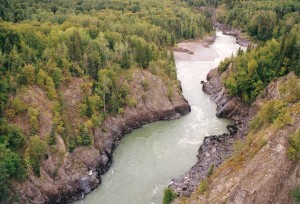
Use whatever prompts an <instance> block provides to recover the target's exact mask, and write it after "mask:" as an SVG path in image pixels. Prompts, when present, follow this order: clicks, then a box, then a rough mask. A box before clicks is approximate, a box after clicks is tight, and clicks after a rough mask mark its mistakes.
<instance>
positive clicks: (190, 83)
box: [77, 31, 239, 204]
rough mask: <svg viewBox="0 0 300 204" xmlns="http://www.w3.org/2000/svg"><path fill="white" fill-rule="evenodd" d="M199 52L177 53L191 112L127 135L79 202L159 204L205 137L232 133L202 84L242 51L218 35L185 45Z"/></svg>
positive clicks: (86, 203)
mask: <svg viewBox="0 0 300 204" xmlns="http://www.w3.org/2000/svg"><path fill="white" fill-rule="evenodd" d="M180 46H181V47H183V48H187V49H189V50H191V51H193V53H194V54H192V55H191V54H187V53H179V52H175V61H176V68H177V76H178V79H179V80H180V81H181V84H182V89H183V95H184V96H185V98H186V99H187V100H188V101H189V104H190V105H191V113H189V114H188V115H186V116H183V117H181V118H179V119H176V120H172V121H159V122H155V123H152V124H149V125H145V126H143V127H142V128H140V129H136V130H134V131H132V132H131V133H130V134H128V135H126V136H125V137H124V138H123V139H122V141H121V143H120V145H119V146H118V147H117V149H116V151H115V152H114V161H113V165H112V167H111V168H110V170H109V171H108V172H107V173H106V174H105V175H104V176H103V177H102V184H101V185H100V186H99V187H98V188H97V189H96V190H95V191H93V192H92V193H90V194H89V195H87V196H86V198H85V199H84V200H82V201H78V202H77V203H79V204H96V203H99V204H152V203H153V204H160V203H161V202H162V197H163V190H164V188H165V187H166V186H167V185H168V183H169V182H170V180H171V179H172V178H175V177H178V176H180V175H181V174H183V173H184V172H185V171H187V170H188V169H189V168H190V167H191V166H193V164H194V163H196V155H197V151H198V148H199V147H200V145H201V143H202V141H203V138H204V137H205V136H208V135H212V134H222V133H224V132H227V130H226V125H227V124H228V123H229V121H227V120H224V119H219V118H217V117H216V116H215V114H216V110H215V109H216V105H215V104H214V103H213V102H212V101H211V100H210V99H209V96H208V95H206V94H204V93H203V91H202V85H201V84H200V82H201V81H202V80H205V78H206V75H207V73H208V72H209V70H210V69H212V68H214V67H216V66H217V65H218V64H219V62H220V61H221V60H222V59H224V58H225V57H230V56H231V55H232V53H235V52H236V51H237V49H238V48H239V45H237V44H236V43H235V38H234V37H232V36H227V35H223V34H222V33H221V32H219V31H217V38H216V40H215V42H214V43H212V44H211V45H209V46H205V45H204V44H203V43H182V44H180Z"/></svg>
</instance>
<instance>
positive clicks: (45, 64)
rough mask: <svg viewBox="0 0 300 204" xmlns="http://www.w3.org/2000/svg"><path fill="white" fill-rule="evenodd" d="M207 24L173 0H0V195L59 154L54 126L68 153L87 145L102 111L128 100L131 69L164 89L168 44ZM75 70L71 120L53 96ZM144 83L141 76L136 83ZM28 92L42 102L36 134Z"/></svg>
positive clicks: (172, 75) (171, 79)
mask: <svg viewBox="0 0 300 204" xmlns="http://www.w3.org/2000/svg"><path fill="white" fill-rule="evenodd" d="M212 30H213V26H212V23H211V22H210V20H208V19H207V18H206V16H204V15H201V14H200V13H198V12H196V11H195V10H193V9H192V8H190V7H188V6H187V5H186V4H185V3H184V2H181V1H171V0H163V1H160V0H154V1H153V0H151V1H150V0H129V1H122V0H111V1H108V0H56V1H55V0H53V1H51V0H39V1H37V0H28V1H27V0H26V1H23V0H1V3H0V121H1V125H0V202H9V201H13V199H17V198H14V197H10V194H11V192H12V191H13V188H12V186H11V183H12V182H13V181H22V180H25V179H26V177H27V176H28V175H31V174H34V175H35V176H39V175H40V166H41V161H42V160H45V159H47V158H48V157H49V156H54V155H57V158H63V154H61V153H59V151H58V149H57V143H58V138H57V135H60V136H61V138H62V139H63V142H64V144H65V146H66V149H67V151H69V152H72V151H73V150H74V149H75V148H76V147H78V146H90V145H93V144H92V139H91V138H92V135H93V134H94V129H95V127H99V126H100V125H101V123H102V121H103V120H104V119H105V117H107V115H115V114H122V112H123V108H124V107H126V106H134V105H135V104H136V102H135V101H134V99H133V98H130V97H128V93H129V90H130V88H131V87H129V86H128V83H125V82H126V81H130V80H131V74H132V73H133V70H135V69H146V70H148V71H149V72H151V73H152V74H155V75H157V76H159V77H160V78H162V79H163V80H164V81H165V83H166V84H169V85H168V86H169V93H170V97H171V94H172V87H173V84H177V82H176V72H175V69H174V67H175V65H174V59H173V54H172V53H170V51H169V48H171V47H172V46H174V44H175V43H176V42H178V40H180V39H190V38H201V37H203V36H204V35H206V34H207V33H209V32H211V31H212ZM76 79H80V84H81V86H82V87H81V88H82V89H83V90H85V91H84V97H83V98H82V99H81V100H80V105H79V107H78V108H77V106H76V107H75V112H76V113H77V112H78V113H79V114H80V117H81V119H80V120H79V119H78V118H76V116H77V115H76V114H75V113H74V110H73V111H72V112H70V110H66V108H65V107H66V101H65V98H64V96H63V95H62V91H64V90H66V87H68V85H69V84H70V82H73V81H76ZM120 79H122V80H123V81H125V82H124V83H122V81H120ZM148 86H149V85H148V84H147V82H143V87H144V88H145V90H146V89H147V87H148ZM74 89H76V87H74ZM40 90H42V92H40ZM44 96H45V97H46V98H44ZM28 97H32V99H30V98H28ZM70 97H71V98H72V97H73V96H70ZM74 97H76V96H74ZM37 99H38V100H37ZM35 100H37V101H42V100H44V103H45V104H43V106H45V108H47V107H51V111H50V112H51V115H53V118H52V119H51V123H49V124H48V126H50V131H48V132H46V135H47V137H46V138H44V137H41V135H40V123H41V116H42V115H43V114H46V113H45V112H41V111H39V110H38V108H37V107H39V106H40V104H38V102H37V101H35ZM45 110H47V109H45ZM68 111H69V112H68ZM70 114H71V115H72V116H69V115H70ZM45 117H50V116H45ZM22 121H24V122H22ZM82 121H83V122H82ZM18 124H23V126H22V127H21V126H20V125H18ZM43 131H44V130H43ZM59 164H61V162H59V160H58V165H59ZM55 168H56V170H55V169H54V173H53V176H54V177H55V175H56V174H57V169H58V168H59V166H56V167H55Z"/></svg>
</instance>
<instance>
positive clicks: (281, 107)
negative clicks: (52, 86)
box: [250, 100, 291, 131]
mask: <svg viewBox="0 0 300 204" xmlns="http://www.w3.org/2000/svg"><path fill="white" fill-rule="evenodd" d="M283 117H284V118H285V121H282V118H283ZM275 121H276V123H278V124H279V125H280V126H281V125H282V124H280V123H281V122H284V124H288V123H290V122H291V118H290V117H289V114H288V113H287V108H286V104H285V103H284V102H283V101H280V100H273V101H268V102H266V103H264V104H263V105H262V106H261V108H260V110H259V112H258V114H257V115H256V116H255V117H254V118H253V120H252V121H251V122H250V130H252V131H257V130H259V129H261V128H263V127H264V126H267V125H270V124H273V123H274V122H275Z"/></svg>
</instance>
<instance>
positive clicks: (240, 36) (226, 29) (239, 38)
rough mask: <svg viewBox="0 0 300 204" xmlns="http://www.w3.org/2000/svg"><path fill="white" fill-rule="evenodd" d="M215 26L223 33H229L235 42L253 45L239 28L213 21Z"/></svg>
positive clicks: (245, 45)
mask: <svg viewBox="0 0 300 204" xmlns="http://www.w3.org/2000/svg"><path fill="white" fill-rule="evenodd" d="M214 26H215V28H217V29H219V30H221V31H222V32H223V34H224V35H231V36H234V37H235V38H236V43H237V44H239V45H241V46H243V47H247V46H248V45H249V44H252V45H253V42H251V39H250V37H249V36H247V35H246V34H245V33H243V32H242V31H241V30H240V29H238V28H234V27H232V26H230V25H227V24H222V23H219V22H215V23H214Z"/></svg>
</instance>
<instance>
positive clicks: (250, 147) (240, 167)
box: [171, 68, 300, 203]
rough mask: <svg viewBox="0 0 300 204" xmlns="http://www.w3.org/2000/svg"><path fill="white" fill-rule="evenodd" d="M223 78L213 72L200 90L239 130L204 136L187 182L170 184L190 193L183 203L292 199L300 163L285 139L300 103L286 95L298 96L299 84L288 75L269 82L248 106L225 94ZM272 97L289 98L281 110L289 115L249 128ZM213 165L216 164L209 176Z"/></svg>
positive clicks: (293, 125) (295, 124) (293, 128)
mask: <svg viewBox="0 0 300 204" xmlns="http://www.w3.org/2000/svg"><path fill="white" fill-rule="evenodd" d="M226 72H227V73H226ZM226 72H225V73H223V75H224V74H228V72H230V68H229V70H227V71H226ZM292 78H293V79H296V82H295V83H294V86H293V87H291V86H290V84H289V83H290V82H289V81H291V79H292ZM221 79H222V75H221V73H219V72H218V71H217V69H214V70H212V71H211V72H210V73H209V74H208V77H207V80H208V81H207V82H205V83H204V86H203V90H204V91H205V92H206V93H208V94H210V95H211V98H212V100H213V101H215V102H216V103H217V105H218V108H217V111H218V113H217V115H218V116H219V117H227V118H231V119H233V120H234V121H235V124H236V127H237V128H238V131H237V133H236V134H231V135H221V136H210V137H206V138H205V140H204V142H203V145H202V146H201V147H200V149H199V155H198V162H197V164H196V165H195V166H194V167H192V169H191V170H190V171H189V172H187V173H186V177H185V181H186V182H182V183H184V184H182V183H181V184H180V183H179V185H177V186H176V185H174V184H172V185H171V187H173V188H174V189H175V191H177V192H178V193H179V194H180V195H187V196H191V197H189V198H187V199H183V200H182V202H183V203H293V200H292V198H291V195H290V191H291V189H293V188H295V186H297V185H298V184H299V179H300V171H299V162H298V161H297V160H296V161H293V160H291V159H289V158H288V152H289V148H290V145H289V138H290V136H291V135H292V134H294V133H295V131H296V130H297V128H298V127H299V125H300V124H299V122H300V114H299V101H298V100H296V101H295V100H294V101H293V100H289V99H288V98H289V97H291V93H292V92H291V91H289V90H290V89H294V90H298V91H296V92H293V94H296V95H297V94H300V93H299V89H297V88H296V87H299V86H300V85H299V83H300V82H299V80H298V79H297V77H296V76H295V75H294V74H293V73H291V74H289V75H288V76H286V77H282V78H280V79H277V80H275V81H273V82H271V83H270V84H269V86H268V87H267V88H266V89H265V90H264V92H263V93H262V94H261V95H260V96H259V97H258V98H257V99H256V101H255V102H254V103H253V104H252V105H251V106H250V107H248V106H247V105H245V104H243V103H242V101H241V100H240V99H239V98H235V97H230V96H229V95H228V94H227V92H226V89H225V88H224V87H223V86H222V85H221V83H220V80H221ZM283 87H285V88H283ZM293 94H292V95H293ZM273 101H285V102H287V103H285V104H287V105H286V106H285V109H282V110H285V111H286V113H287V114H288V115H289V117H287V118H285V117H286V115H284V114H282V115H280V116H279V118H278V119H276V121H275V122H274V123H272V124H271V123H270V124H267V125H266V124H263V123H261V124H259V125H257V126H255V128H254V129H253V127H252V128H251V127H249V124H251V123H252V122H251V121H255V120H256V119H257V117H262V113H261V111H260V110H262V109H263V108H264V107H266V106H265V105H264V104H273ZM274 103H275V102H274ZM275 111H276V109H274V112H275ZM271 112H272V111H271ZM287 121H288V122H287ZM252 126H253V125H252ZM213 164H214V165H215V166H218V168H215V171H214V173H213V174H212V176H210V177H209V178H207V172H208V169H209V167H210V166H211V165H213ZM191 175H192V176H191ZM195 175H196V176H195ZM203 179H206V180H207V183H208V186H207V187H206V188H205V189H203V188H202V189H201V190H199V188H198V189H197V183H199V182H200V181H201V180H203ZM174 183H175V184H176V182H174ZM195 183H196V184H195ZM186 184H188V185H187V186H188V188H191V187H190V186H192V188H191V189H190V191H188V192H189V193H186V192H184V191H183V190H182V186H184V185H186ZM185 189H186V187H185ZM191 191H192V192H193V193H192V194H191V193H190V192H191Z"/></svg>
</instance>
